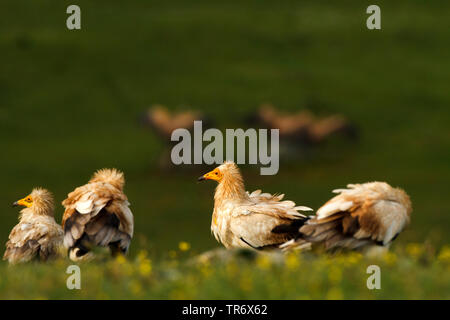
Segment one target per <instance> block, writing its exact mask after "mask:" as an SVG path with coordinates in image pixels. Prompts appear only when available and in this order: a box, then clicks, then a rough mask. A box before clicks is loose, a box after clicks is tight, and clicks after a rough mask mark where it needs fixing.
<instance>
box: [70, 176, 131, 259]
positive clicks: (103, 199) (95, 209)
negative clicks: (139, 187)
mask: <svg viewBox="0 0 450 320" xmlns="http://www.w3.org/2000/svg"><path fill="white" fill-rule="evenodd" d="M124 184H125V178H124V175H123V173H122V172H120V171H118V170H116V169H102V170H99V171H97V172H96V173H95V174H94V175H93V177H92V178H91V180H89V182H88V183H87V184H85V185H83V186H81V187H78V188H76V189H75V190H74V191H73V192H71V193H69V195H68V197H67V199H65V200H64V201H63V202H62V204H63V206H64V207H65V212H64V216H63V229H64V245H65V246H66V247H67V248H68V249H69V258H70V259H71V260H74V261H77V260H85V259H88V258H91V257H92V253H91V250H92V249H93V247H95V246H99V247H109V248H110V250H111V254H112V255H113V256H114V255H117V254H125V253H127V251H128V248H129V246H130V242H131V238H132V237H133V229H134V219H133V214H132V213H131V210H130V208H129V205H130V203H129V202H128V199H127V196H126V195H125V194H124V193H123V187H124Z"/></svg>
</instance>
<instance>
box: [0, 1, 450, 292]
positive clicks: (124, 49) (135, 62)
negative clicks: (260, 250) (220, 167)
mask: <svg viewBox="0 0 450 320" xmlns="http://www.w3.org/2000/svg"><path fill="white" fill-rule="evenodd" d="M69 4H71V2H68V1H58V3H55V2H54V1H50V0H40V1H34V2H33V3H23V2H20V1H13V0H4V1H2V2H1V3H0V10H1V12H5V13H6V12H7V14H5V15H3V17H2V19H1V20H0V30H1V31H2V32H1V36H0V57H1V60H2V67H1V70H2V71H1V72H0V148H1V157H0V168H1V169H2V170H1V171H2V172H1V175H0V177H1V180H0V206H1V207H2V208H3V209H2V217H1V222H2V223H1V224H0V243H4V242H5V241H6V240H7V237H8V234H9V231H10V230H11V228H12V227H13V226H14V224H15V223H16V221H17V215H18V212H17V210H16V209H13V208H10V203H12V202H13V201H15V200H17V199H19V198H21V197H23V196H25V195H26V194H27V193H28V192H29V191H30V190H31V189H32V188H33V187H34V186H44V187H46V188H48V189H50V190H51V191H53V192H54V194H55V197H56V199H57V202H58V203H60V202H61V201H62V200H63V199H64V198H65V196H66V195H67V193H68V192H70V191H71V190H73V189H74V188H75V187H76V186H78V185H81V184H83V183H85V182H86V181H87V180H88V179H89V177H90V175H91V174H92V173H93V171H95V170H96V169H99V168H102V167H111V166H114V167H118V168H120V169H122V170H123V171H124V172H125V174H126V178H127V185H126V193H127V195H128V197H129V199H130V202H131V204H132V210H133V213H134V215H135V220H136V235H135V239H134V241H133V243H132V246H131V259H134V257H135V256H136V253H137V252H138V251H139V250H151V251H152V252H154V253H155V255H156V256H164V255H165V254H166V252H167V251H169V250H172V249H174V248H176V247H177V245H178V243H179V242H180V241H188V242H190V243H191V244H192V247H193V249H195V250H197V251H202V250H207V249H211V248H215V247H217V246H218V245H217V243H216V242H215V241H214V239H213V238H212V237H211V235H210V231H209V224H210V219H211V218H210V216H211V213H212V207H213V188H214V187H213V185H212V184H208V183H205V184H196V182H195V179H196V177H197V176H199V175H200V174H201V173H202V171H204V170H206V169H207V168H204V167H203V168H195V169H193V170H191V171H183V170H180V171H175V172H171V173H166V172H161V171H160V170H159V169H158V168H157V161H158V157H159V153H160V152H161V150H162V143H161V142H160V141H159V140H158V139H157V137H156V136H154V135H153V134H152V133H151V132H150V131H148V130H146V129H144V128H142V127H140V126H139V125H138V123H137V117H138V115H139V114H140V113H141V112H142V111H143V110H145V108H146V107H148V106H149V105H151V104H153V103H161V104H165V105H167V106H169V107H170V108H173V109H179V110H181V109H183V107H184V106H190V107H193V108H197V109H199V110H202V111H204V112H206V113H207V114H209V115H210V116H211V117H212V118H213V119H214V120H215V121H216V126H217V127H219V128H222V129H223V128H237V127H243V126H245V123H244V120H243V119H244V117H245V116H247V115H248V114H251V113H252V112H254V111H255V110H256V109H257V108H258V106H259V105H260V103H262V102H266V101H270V102H272V103H274V104H275V105H276V106H278V107H279V108H280V109H283V110H285V111H295V110H299V109H302V108H308V109H310V110H312V111H314V112H316V113H318V114H324V115H326V114H332V113H342V114H344V115H345V116H347V117H348V118H349V119H351V120H352V121H353V122H355V123H356V124H357V125H358V127H359V128H360V131H361V137H360V139H359V141H358V142H357V143H352V142H348V141H343V140H339V139H336V140H333V141H331V142H330V143H328V144H327V145H324V146H321V147H319V148H316V149H313V150H312V151H311V152H310V153H309V154H308V155H307V156H305V157H302V158H300V159H298V160H289V159H281V161H282V165H281V168H280V172H279V174H277V175H276V176H260V175H259V170H258V168H254V167H250V166H245V167H243V174H244V178H245V179H246V184H247V188H248V189H249V190H254V189H257V188H262V189H263V190H265V191H267V192H271V193H274V192H282V193H285V194H286V197H287V198H288V199H292V200H294V201H296V202H297V203H299V204H301V205H307V206H310V207H313V208H318V207H319V206H320V205H321V204H322V203H324V202H325V201H326V200H327V199H329V198H330V196H331V193H330V191H331V190H332V189H334V188H337V187H342V186H345V185H346V184H347V183H350V182H365V181H370V180H385V181H387V182H389V183H391V184H392V185H394V186H401V187H402V188H404V189H405V190H406V191H407V192H408V193H409V194H410V196H411V198H412V202H413V207H414V212H413V214H412V223H411V225H410V227H409V228H408V229H407V230H406V231H405V232H404V233H402V235H401V236H400V237H399V239H398V240H396V243H395V244H394V247H395V246H396V245H400V246H402V245H406V244H407V243H409V242H419V243H421V242H424V241H429V242H430V243H432V244H433V245H434V246H436V247H440V246H442V245H444V244H448V243H449V242H450V241H449V240H450V234H449V233H448V226H449V225H450V215H449V214H448V205H447V202H448V201H446V199H445V196H447V195H448V194H450V187H449V183H448V181H449V180H450V168H449V163H450V131H449V129H448V128H449V126H448V119H450V108H449V105H450V91H449V90H448V88H449V84H450V72H449V71H450V60H449V59H448V52H449V51H450V43H449V41H448V39H449V36H450V28H449V27H450V26H449V22H448V14H447V12H449V9H450V4H449V2H448V1H437V0H436V1H419V0H416V1H410V0H402V1H395V2H393V1H378V3H377V4H378V5H379V6H380V7H381V9H382V30H381V31H369V30H367V29H366V27H365V19H366V17H367V15H366V14H365V9H366V4H364V3H361V2H360V1H340V2H339V5H338V4H336V3H335V2H332V1H313V0H308V1H281V2H280V1H277V2H273V1H257V0H252V1H238V0H234V1H226V2H221V3H219V2H211V1H203V0H201V1H194V2H192V1H190V2H187V1H170V3H169V2H167V3H166V2H163V1H138V0H130V1H126V2H123V1H105V0H103V1H95V2H92V1H83V0H82V1H78V2H77V4H78V5H80V7H81V10H82V29H81V30H80V31H69V30H67V29H66V27H65V19H66V17H67V15H66V13H65V9H66V7H67V6H68V5H69ZM62 212H63V208H62V207H61V205H58V206H57V220H60V218H61V215H62ZM23 268H24V269H26V267H25V266H24V267H23ZM39 268H42V270H46V267H45V266H41V267H39ZM155 268H157V267H156V266H155ZM93 269H95V267H93ZM33 270H34V269H33ZM420 270H422V269H420ZM423 270H428V269H427V268H426V267H423ZM24 272H26V271H24ZM28 272H31V270H30V271H28ZM42 272H45V271H42ZM424 272H425V274H427V272H429V271H424ZM17 274H18V275H20V274H21V273H19V272H18V273H17ZM8 276H10V274H9V273H8ZM2 281H4V280H2ZM298 281H300V280H298ZM299 287H302V286H300V285H299ZM211 290H212V289H211ZM218 290H219V289H218ZM0 294H2V295H7V293H5V292H4V291H3V290H2V292H1V293H0ZM111 294H113V293H111ZM36 295H37V294H36ZM53 297H56V296H53ZM212 297H213V296H212Z"/></svg>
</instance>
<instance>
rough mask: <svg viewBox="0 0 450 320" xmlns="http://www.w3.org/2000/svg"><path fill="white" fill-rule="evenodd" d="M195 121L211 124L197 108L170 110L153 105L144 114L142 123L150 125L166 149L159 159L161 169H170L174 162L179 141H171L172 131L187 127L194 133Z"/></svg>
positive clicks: (206, 124)
mask: <svg viewBox="0 0 450 320" xmlns="http://www.w3.org/2000/svg"><path fill="white" fill-rule="evenodd" d="M194 121H202V126H203V128H204V129H205V128H208V127H209V126H210V124H211V121H210V119H208V118H207V117H206V116H205V115H204V114H203V113H202V112H200V111H196V110H185V111H179V112H170V111H169V110H168V109H167V108H166V107H165V106H162V105H153V106H151V107H150V108H149V109H148V110H147V111H146V112H145V113H144V114H143V115H142V116H141V123H142V124H143V125H144V126H146V127H149V128H150V129H151V130H152V131H153V132H154V133H155V134H156V135H157V137H158V138H159V139H160V141H161V142H162V144H163V146H164V149H163V151H162V152H161V156H160V159H159V167H160V168H161V169H170V168H172V166H173V164H172V161H171V159H170V152H171V150H172V147H173V146H174V145H175V144H176V143H177V142H176V141H171V136H172V132H173V131H174V130H176V129H179V128H183V129H187V130H189V131H190V132H191V133H192V130H193V129H194Z"/></svg>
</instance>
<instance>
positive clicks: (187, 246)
mask: <svg viewBox="0 0 450 320" xmlns="http://www.w3.org/2000/svg"><path fill="white" fill-rule="evenodd" d="M178 248H179V249H180V251H188V250H189V249H191V244H190V243H189V242H186V241H181V242H180V243H179V244H178Z"/></svg>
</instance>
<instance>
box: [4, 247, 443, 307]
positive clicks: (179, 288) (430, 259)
mask: <svg viewBox="0 0 450 320" xmlns="http://www.w3.org/2000/svg"><path fill="white" fill-rule="evenodd" d="M188 257H191V258H190V259H187V258H188ZM201 257H203V256H200V258H199V257H197V258H195V257H193V254H191V253H190V252H186V251H171V252H170V253H169V255H168V256H167V257H166V258H158V259H151V258H150V257H149V255H148V253H147V252H146V251H141V252H139V253H138V254H137V255H136V257H134V258H132V259H130V260H126V259H124V258H123V257H119V258H118V259H115V260H108V259H104V260H101V261H91V262H86V263H81V264H79V265H80V269H81V289H80V290H69V289H67V287H66V280H67V278H68V277H69V275H68V274H66V273H65V272H66V268H67V267H68V266H69V265H71V264H72V263H71V262H70V261H68V260H58V261H55V262H53V263H50V264H28V265H18V266H14V267H8V266H7V265H6V264H5V263H2V264H0V272H1V274H2V278H1V279H0V298H1V299H61V298H63V299H449V298H450V295H449V294H450V278H449V276H450V272H449V271H450V247H448V246H447V247H443V248H441V249H440V250H439V251H438V252H435V251H434V250H433V249H432V248H430V247H429V246H423V245H418V244H409V245H408V246H406V247H405V248H400V249H398V250H396V252H395V253H392V252H389V253H387V254H385V255H380V256H378V257H377V258H367V257H365V256H363V255H361V254H359V253H347V254H338V255H334V256H330V255H326V254H317V253H290V254H286V255H277V254H257V255H248V254H247V255H242V254H240V253H239V252H237V253H236V252H235V253H229V254H228V255H227V256H226V258H219V257H215V258H212V259H202V258H201ZM373 264H375V265H378V266H379V267H380V270H381V289H379V290H377V289H373V290H369V289H368V288H367V286H366V283H367V278H368V277H369V276H370V274H367V273H366V269H367V267H368V266H369V265H373Z"/></svg>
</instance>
